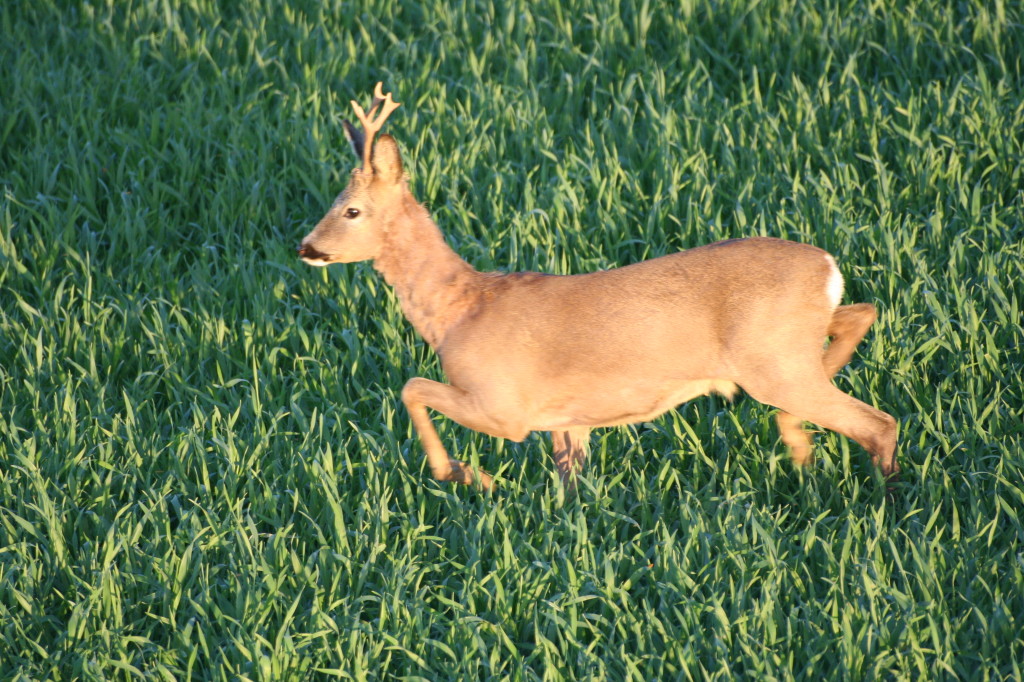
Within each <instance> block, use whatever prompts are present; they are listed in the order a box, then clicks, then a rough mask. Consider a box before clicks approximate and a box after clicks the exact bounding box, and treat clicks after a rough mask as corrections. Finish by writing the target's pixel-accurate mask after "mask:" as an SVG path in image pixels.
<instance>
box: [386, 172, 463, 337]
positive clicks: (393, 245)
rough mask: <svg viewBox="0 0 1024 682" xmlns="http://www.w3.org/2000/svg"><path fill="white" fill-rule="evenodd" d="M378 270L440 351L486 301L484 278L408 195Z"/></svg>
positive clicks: (407, 314)
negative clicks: (449, 335) (458, 326)
mask: <svg viewBox="0 0 1024 682" xmlns="http://www.w3.org/2000/svg"><path fill="white" fill-rule="evenodd" d="M373 267H374V268H375V269H376V270H377V272H379V273H380V274H381V275H382V276H383V277H384V281H385V282H387V283H388V284H389V285H391V286H392V287H393V288H394V290H395V294H396V295H397V296H398V301H399V304H400V305H401V307H402V313H403V314H404V315H405V317H406V319H407V320H409V322H410V323H411V324H412V326H413V327H414V328H415V329H416V331H417V332H418V333H419V334H420V336H422V337H423V339H424V340H425V341H426V342H427V343H428V344H430V346H431V347H432V348H433V349H434V350H440V347H441V346H442V345H443V343H444V338H445V335H446V334H447V332H448V330H449V329H451V328H452V327H453V326H454V325H455V324H456V323H458V322H459V321H460V320H461V319H463V318H464V317H465V315H467V314H469V313H471V312H472V311H473V310H474V309H475V308H476V306H477V305H478V303H479V300H480V298H481V277H482V276H481V274H480V273H479V272H477V271H476V270H474V269H473V267H472V266H471V265H470V264H469V263H467V262H466V261H464V260H462V259H461V258H460V257H459V256H458V254H456V253H455V252H454V251H453V250H452V249H451V247H449V246H448V244H447V243H446V242H445V241H444V237H443V236H442V235H441V231H440V230H439V229H438V228H437V225H436V224H435V223H434V221H433V220H432V219H431V218H430V214H429V213H428V212H427V209H425V208H424V207H423V206H421V205H420V204H419V203H417V202H416V200H415V199H414V198H413V197H412V195H411V194H409V193H408V192H406V193H405V196H404V200H403V201H402V204H401V206H400V208H399V211H398V212H397V213H396V215H395V216H394V218H393V219H392V221H390V224H389V225H388V228H387V234H386V235H385V238H384V243H383V248H382V249H381V255H379V256H378V257H377V258H376V259H375V260H374V262H373Z"/></svg>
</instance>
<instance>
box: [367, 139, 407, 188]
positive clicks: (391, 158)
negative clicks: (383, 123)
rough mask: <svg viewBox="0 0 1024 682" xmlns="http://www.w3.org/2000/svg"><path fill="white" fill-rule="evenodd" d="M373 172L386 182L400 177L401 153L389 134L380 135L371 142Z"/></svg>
mask: <svg viewBox="0 0 1024 682" xmlns="http://www.w3.org/2000/svg"><path fill="white" fill-rule="evenodd" d="M373 173H374V175H379V176H380V177H381V178H383V179H384V180H387V181H388V182H398V181H399V180H401V179H402V154H401V152H399V151H398V143H397V142H395V138H393V137H391V136H390V135H381V136H380V138H378V139H377V141H376V142H374V143H373Z"/></svg>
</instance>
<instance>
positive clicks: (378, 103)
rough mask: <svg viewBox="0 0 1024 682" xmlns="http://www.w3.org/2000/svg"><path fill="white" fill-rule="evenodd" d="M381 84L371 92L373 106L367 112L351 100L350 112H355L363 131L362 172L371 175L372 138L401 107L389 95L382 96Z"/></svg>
mask: <svg viewBox="0 0 1024 682" xmlns="http://www.w3.org/2000/svg"><path fill="white" fill-rule="evenodd" d="M383 85H384V84H383V83H377V87H376V88H374V90H373V104H371V105H370V110H369V111H365V112H364V111H363V108H362V107H361V106H359V103H358V102H356V101H355V100H352V110H353V111H355V112H356V117H357V118H358V119H359V122H360V123H362V124H363V130H364V131H365V133H364V136H363V172H364V173H372V172H373V166H372V165H371V164H370V159H371V158H372V157H373V138H374V136H375V135H376V134H377V132H378V131H380V129H381V128H383V127H384V121H386V120H387V118H388V116H390V115H391V112H392V111H394V110H395V109H397V108H398V107H399V106H401V105H400V104H399V103H398V102H395V101H394V100H392V99H391V93H390V92H389V93H388V94H386V95H385V94H384V92H383ZM378 107H380V112H379V113H378V114H377V117H376V118H373V119H371V118H370V117H371V116H373V113H374V111H376V110H377V108H378Z"/></svg>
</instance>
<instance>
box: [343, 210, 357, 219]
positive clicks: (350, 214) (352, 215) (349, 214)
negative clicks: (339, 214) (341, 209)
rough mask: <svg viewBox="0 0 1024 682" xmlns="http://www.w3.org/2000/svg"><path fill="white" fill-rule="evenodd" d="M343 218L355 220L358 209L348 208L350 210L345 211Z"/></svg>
mask: <svg viewBox="0 0 1024 682" xmlns="http://www.w3.org/2000/svg"><path fill="white" fill-rule="evenodd" d="M345 217H346V218H357V217H359V209H358V208H350V209H348V210H347V211H345Z"/></svg>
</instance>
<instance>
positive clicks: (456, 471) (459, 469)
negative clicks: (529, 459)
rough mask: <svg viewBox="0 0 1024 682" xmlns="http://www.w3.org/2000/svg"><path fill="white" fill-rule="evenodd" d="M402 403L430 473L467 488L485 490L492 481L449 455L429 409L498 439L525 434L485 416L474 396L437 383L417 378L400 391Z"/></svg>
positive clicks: (513, 438)
mask: <svg viewBox="0 0 1024 682" xmlns="http://www.w3.org/2000/svg"><path fill="white" fill-rule="evenodd" d="M402 402H404V403H405V407H406V409H407V410H408V411H409V416H410V417H411V418H412V424H413V426H414V427H415V429H416V433H417V435H418V436H419V438H420V442H421V443H422V444H423V449H424V450H425V451H426V453H427V463H428V464H429V465H430V471H431V473H432V474H433V475H434V478H436V479H437V480H439V481H454V482H456V483H462V484H464V485H470V484H472V483H473V482H474V481H477V482H479V484H480V487H481V488H483V489H484V490H491V489H492V488H493V487H494V480H493V478H492V477H491V476H490V474H488V473H487V472H486V471H482V470H478V469H473V468H472V467H471V466H469V465H468V464H466V463H465V462H462V461H459V460H457V459H454V458H452V457H450V456H449V455H448V451H447V450H445V448H444V445H442V444H441V439H440V438H439V437H438V435H437V431H436V430H435V429H434V424H433V422H431V420H430V415H428V414H427V408H428V407H429V408H431V409H433V410H436V411H438V412H440V413H441V414H443V415H445V416H446V417H448V418H449V419H452V420H453V421H456V422H458V423H459V424H462V425H463V426H465V427H467V428H469V429H473V430H474V431H480V432H482V433H486V434H488V435H491V436H497V437H498V438H508V439H509V440H515V441H520V440H522V439H523V438H525V437H526V434H527V433H528V432H517V431H515V430H513V429H511V428H509V427H508V426H507V425H504V424H501V423H499V422H498V421H497V420H495V419H493V418H492V417H490V416H488V415H487V414H486V413H484V412H483V411H482V410H481V409H480V407H479V404H478V401H477V400H476V399H475V397H474V396H473V395H472V394H470V393H467V392H466V391H463V390H462V389H460V388H457V387H455V386H450V385H448V384H442V383H440V382H437V381H431V380H429V379H423V378H421V377H416V378H414V379H410V380H409V381H408V382H407V383H406V384H405V387H404V388H403V389H402Z"/></svg>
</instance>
